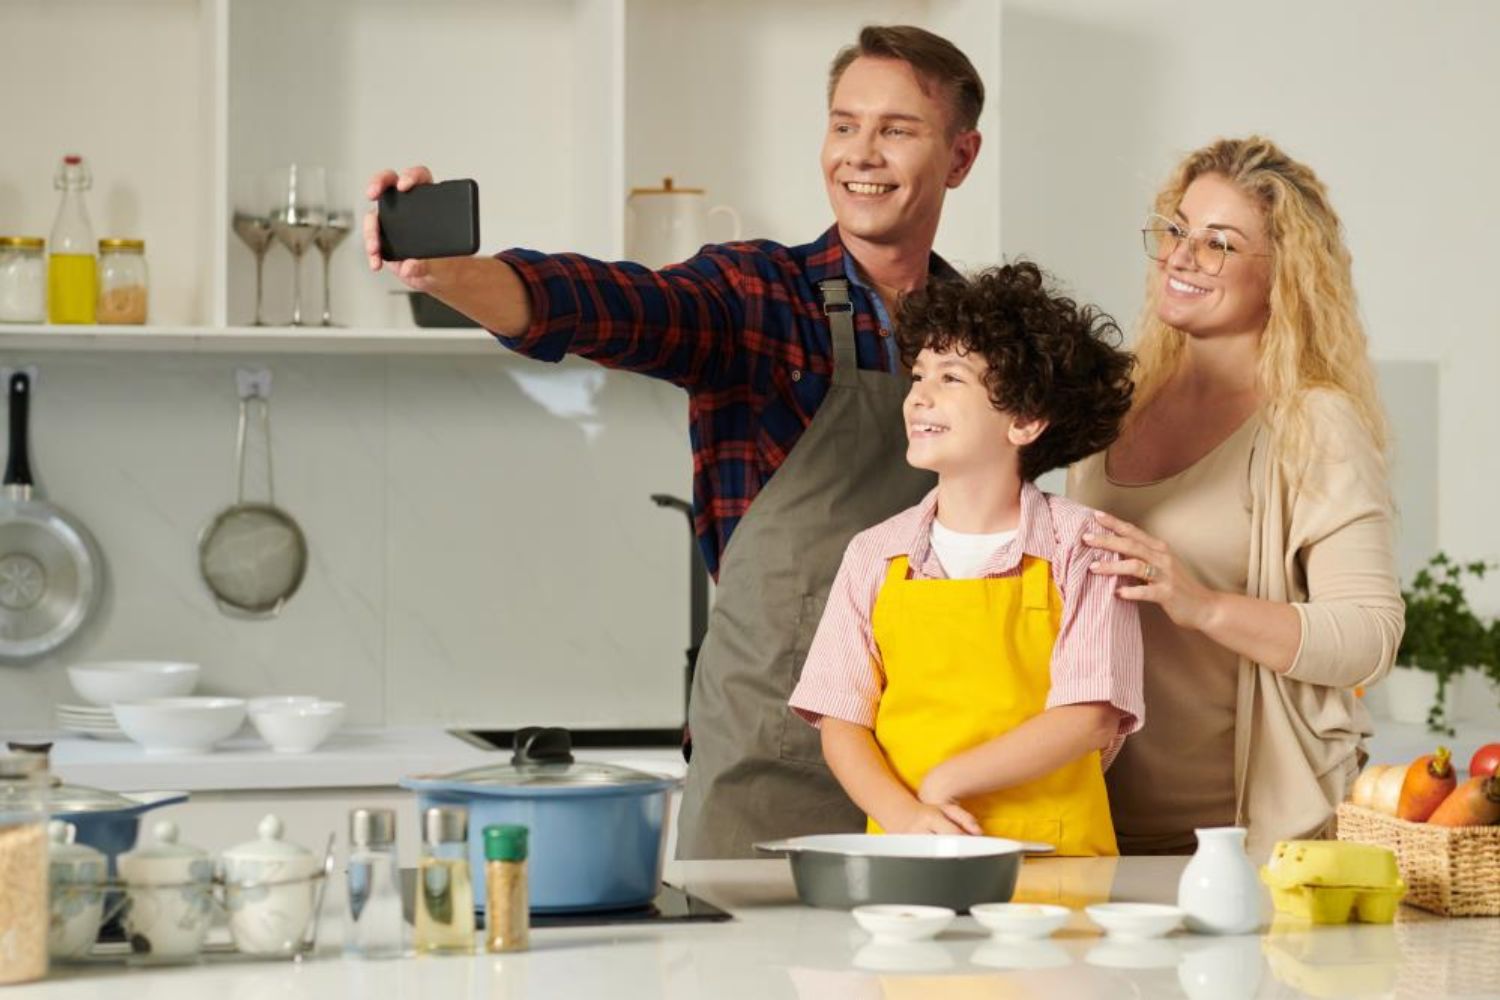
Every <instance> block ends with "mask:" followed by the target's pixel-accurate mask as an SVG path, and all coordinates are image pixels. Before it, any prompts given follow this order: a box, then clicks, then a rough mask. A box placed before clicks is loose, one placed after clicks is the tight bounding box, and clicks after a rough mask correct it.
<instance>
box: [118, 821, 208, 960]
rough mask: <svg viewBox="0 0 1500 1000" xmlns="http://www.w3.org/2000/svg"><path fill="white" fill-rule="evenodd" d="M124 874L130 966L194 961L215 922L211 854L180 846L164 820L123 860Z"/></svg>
mask: <svg viewBox="0 0 1500 1000" xmlns="http://www.w3.org/2000/svg"><path fill="white" fill-rule="evenodd" d="M119 868H120V878H121V879H123V880H124V882H125V898H126V910H125V934H126V936H127V938H128V939H129V941H130V952H131V961H132V962H190V961H194V960H195V959H196V958H197V957H198V954H199V952H201V951H202V950H203V938H204V936H205V935H207V934H208V927H209V924H210V923H211V922H212V918H213V902H214V900H213V876H214V863H213V859H212V858H211V857H210V856H209V854H208V852H207V851H204V850H203V849H201V848H198V847H193V846H192V845H190V844H181V843H178V840H177V824H176V823H173V822H172V821H171V820H161V821H159V822H158V823H157V824H156V825H155V826H153V827H152V828H151V841H150V842H149V843H148V844H146V845H145V846H138V847H137V848H136V849H135V850H133V851H130V852H128V853H126V854H122V855H120V859H119Z"/></svg>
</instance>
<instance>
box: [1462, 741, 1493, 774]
mask: <svg viewBox="0 0 1500 1000" xmlns="http://www.w3.org/2000/svg"><path fill="white" fill-rule="evenodd" d="M1496 770H1500V743H1486V744H1485V745H1484V746H1482V747H1480V748H1479V749H1478V750H1475V751H1474V759H1473V760H1471V761H1469V777H1471V778H1478V777H1481V776H1486V777H1487V776H1489V775H1491V774H1494V773H1495V771H1496Z"/></svg>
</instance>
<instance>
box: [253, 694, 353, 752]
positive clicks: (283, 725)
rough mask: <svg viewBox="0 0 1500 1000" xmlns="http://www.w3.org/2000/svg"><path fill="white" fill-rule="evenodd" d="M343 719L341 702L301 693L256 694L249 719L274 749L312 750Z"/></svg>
mask: <svg viewBox="0 0 1500 1000" xmlns="http://www.w3.org/2000/svg"><path fill="white" fill-rule="evenodd" d="M343 721H344V703H343V702H341V701H321V700H319V699H317V698H308V697H304V696H300V695H298V696H288V697H284V698H256V699H254V700H253V701H251V703H250V722H251V723H252V724H253V725H254V726H255V731H256V732H258V733H260V738H261V739H263V740H265V741H266V742H267V743H269V744H271V749H272V750H275V751H276V752H277V753H307V752H308V751H310V750H315V749H317V747H318V746H319V744H321V743H322V742H323V741H324V740H326V739H328V737H330V736H332V735H333V733H334V730H336V729H338V727H339V725H340V724H341V723H342V722H343Z"/></svg>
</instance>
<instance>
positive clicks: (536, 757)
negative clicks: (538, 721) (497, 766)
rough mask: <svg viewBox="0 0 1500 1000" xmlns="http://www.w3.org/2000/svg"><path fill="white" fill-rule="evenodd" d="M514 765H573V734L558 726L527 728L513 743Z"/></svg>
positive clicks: (521, 730) (518, 733)
mask: <svg viewBox="0 0 1500 1000" xmlns="http://www.w3.org/2000/svg"><path fill="white" fill-rule="evenodd" d="M511 749H512V753H511V757H510V762H511V763H512V764H516V765H520V764H571V763H573V734H572V733H570V732H568V731H567V730H566V729H563V728H561V727H558V726H525V727H523V728H521V729H517V730H516V735H515V737H514V739H513V741H512V743H511Z"/></svg>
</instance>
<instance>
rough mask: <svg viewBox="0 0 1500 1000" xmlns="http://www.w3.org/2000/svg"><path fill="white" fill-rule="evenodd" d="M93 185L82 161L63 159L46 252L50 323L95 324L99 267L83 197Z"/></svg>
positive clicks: (76, 157) (58, 169) (66, 157)
mask: <svg viewBox="0 0 1500 1000" xmlns="http://www.w3.org/2000/svg"><path fill="white" fill-rule="evenodd" d="M92 184H93V177H92V176H91V175H90V174H89V168H88V166H87V165H86V164H84V162H83V157H81V156H77V155H71V154H70V155H68V156H64V157H63V161H62V165H61V166H59V167H58V168H57V176H56V177H55V178H53V182H52V186H53V187H55V188H57V189H58V190H59V191H61V192H62V204H60V205H58V207H57V221H56V222H55V223H53V225H52V239H51V240H50V241H49V244H48V247H47V250H48V253H47V320H48V321H49V322H52V323H92V322H94V313H95V309H96V308H97V305H98V300H99V265H98V259H97V258H96V257H95V256H94V246H95V244H94V228H93V226H91V225H89V214H88V210H87V209H86V208H85V207H84V204H83V193H84V192H85V191H87V190H88V189H89V187H90V186H91V185H92Z"/></svg>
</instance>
